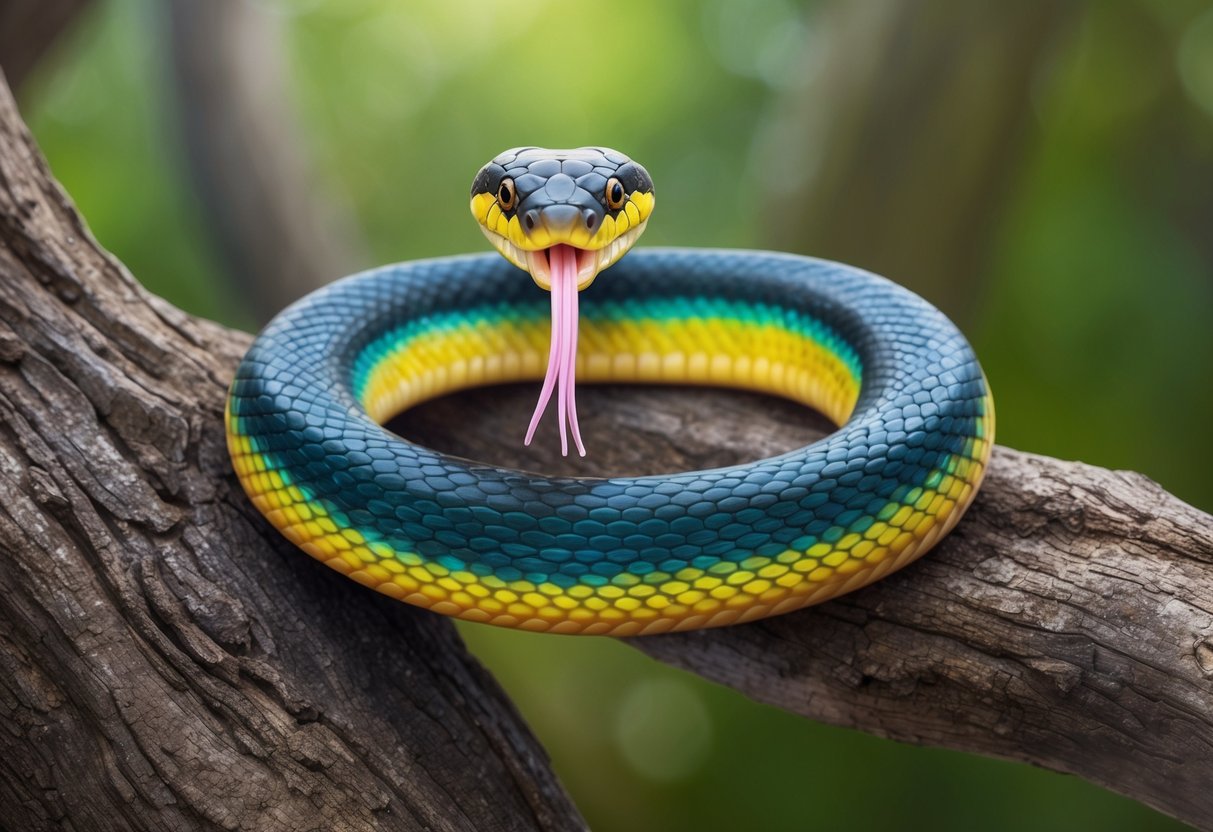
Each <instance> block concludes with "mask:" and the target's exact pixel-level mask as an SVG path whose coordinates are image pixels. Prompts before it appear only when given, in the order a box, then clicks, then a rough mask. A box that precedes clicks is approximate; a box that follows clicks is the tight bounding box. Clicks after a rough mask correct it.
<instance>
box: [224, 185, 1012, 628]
mask: <svg viewBox="0 0 1213 832" xmlns="http://www.w3.org/2000/svg"><path fill="white" fill-rule="evenodd" d="M649 207H650V208H651V201H650V203H649ZM591 279H592V278H591ZM535 282H539V281H538V279H536V281H535ZM580 302H581V307H580V309H581V311H580V316H581V332H580V345H579V347H578V349H577V351H576V357H575V360H576V373H577V375H578V377H579V378H580V379H581V380H584V381H590V382H615V383H635V382H640V383H661V384H678V383H690V384H711V385H727V386H733V387H741V388H746V389H751V390H758V391H763V392H768V393H773V394H777V395H781V396H785V397H789V398H791V399H794V400H796V401H799V402H802V403H804V404H805V405H806V406H809V407H812V408H815V409H817V410H819V411H821V412H822V413H824V414H825V415H827V416H828V417H830V418H831V419H832V420H833V421H834V422H835V423H837V424H838V425H839V429H838V430H837V431H836V432H835V433H833V434H831V435H830V436H828V437H825V438H824V439H821V440H820V441H818V442H815V443H813V444H810V445H808V446H806V447H804V448H800V449H797V450H793V451H790V452H788V453H784V454H781V455H778V456H775V457H771V458H768V459H761V460H757V461H754V462H751V463H748V464H744V465H738V466H733V467H727V468H718V469H712V470H705V471H690V472H681V473H672V474H663V475H654V476H635V477H612V478H574V477H545V476H541V475H535V474H530V473H524V472H521V471H516V470H510V469H506V468H502V467H497V466H493V465H489V464H485V463H479V462H473V461H469V460H466V459H461V458H457V457H454V456H450V455H446V454H443V453H440V452H438V451H435V450H431V449H428V448H425V447H422V446H420V445H417V444H414V443H412V442H410V441H408V440H406V439H403V438H401V437H398V436H396V435H394V434H392V433H390V432H388V431H386V430H385V429H384V428H383V427H381V422H382V421H384V420H385V419H387V418H389V417H390V416H391V415H393V414H394V413H397V412H399V411H401V410H403V409H405V408H407V407H409V406H411V405H413V404H416V403H418V402H420V401H423V400H425V399H429V398H432V397H435V396H440V395H443V394H446V393H449V392H452V391H455V390H459V389H462V388H465V387H469V386H474V385H483V384H493V383H501V382H511V381H520V380H536V379H540V378H543V376H544V363H545V360H546V359H547V357H548V347H549V343H548V342H549V337H548V320H547V314H548V303H547V299H546V298H545V297H544V295H543V292H542V291H540V290H539V289H537V288H536V287H535V286H534V285H533V284H532V282H531V281H530V280H527V279H525V277H524V276H522V275H521V274H520V272H519V271H518V269H517V268H516V267H515V266H514V265H511V264H510V263H508V262H505V260H503V259H501V258H500V257H497V256H496V255H491V254H490V255H479V256H465V257H454V258H443V259H435V260H423V261H415V262H409V263H404V264H400V265H394V266H387V267H384V268H380V269H376V270H373V271H369V272H366V273H363V274H359V275H355V276H353V277H349V278H345V279H343V280H341V281H338V282H336V283H333V284H331V285H330V286H328V287H325V288H324V289H321V290H320V291H318V292H315V293H313V294H312V295H309V296H308V297H306V298H304V299H303V300H301V301H299V302H298V303H296V304H295V305H293V306H291V307H290V308H288V309H287V310H286V311H284V312H283V313H282V314H280V315H279V316H278V317H277V318H275V319H274V321H272V322H271V323H270V325H269V326H268V327H267V328H266V329H265V330H264V331H263V332H262V333H261V334H260V335H259V336H258V338H257V339H256V340H255V342H254V343H253V345H252V347H251V348H250V350H249V352H248V354H247V355H246V357H245V359H244V361H243V362H242V363H241V365H240V367H239V369H238V371H237V374H236V378H235V380H234V381H233V384H232V387H231V392H230V396H229V399H228V407H227V431H228V445H229V449H230V451H231V455H232V459H233V462H234V465H235V469H236V472H237V475H238V477H239V479H240V482H241V484H242V485H243V487H244V489H245V491H246V492H247V493H248V495H249V496H250V497H251V499H252V501H253V503H254V504H255V505H256V507H257V508H258V509H259V510H260V511H261V512H262V513H263V514H264V515H265V516H266V517H267V518H268V519H269V520H270V522H271V523H272V524H273V525H274V526H275V527H277V529H279V530H280V531H281V532H282V533H283V534H284V535H285V536H286V537H287V538H289V539H290V540H291V541H292V542H294V543H295V544H296V545H298V546H299V547H300V548H302V549H303V550H305V551H306V552H308V553H309V554H310V555H312V556H313V557H316V558H318V559H320V560H322V561H324V562H325V563H327V564H328V565H329V566H331V567H333V568H334V569H337V570H338V571H340V572H343V573H345V574H347V575H349V576H350V577H352V578H354V579H355V580H358V581H359V582H361V583H363V584H365V585H367V586H370V587H373V588H374V589H376V590H378V591H380V592H382V593H384V594H387V595H390V596H392V597H394V598H398V599H401V600H404V601H407V602H409V603H412V604H416V605H420V606H423V607H428V608H429V609H431V610H434V611H436V612H440V613H443V614H447V615H453V616H458V617H460V618H464V619H468V620H472V621H481V622H487V623H492V624H498V625H504V626H512V627H520V628H524V629H529V630H539V631H549V632H558V633H586V634H613V635H638V634H648V633H660V632H667V631H671V630H686V629H692V628H698V627H713V626H721V625H725V624H731V623H736V622H743V621H750V620H753V619H757V618H761V617H764V616H768V615H775V614H779V613H783V612H787V611H790V610H793V609H797V608H799V607H803V606H807V605H809V604H814V603H818V602H821V601H824V600H827V599H829V598H833V597H835V596H837V595H840V594H842V593H844V592H848V591H850V590H852V589H856V588H858V587H860V586H863V585H865V584H868V583H870V582H872V581H874V580H876V579H878V578H880V577H882V576H884V575H886V574H888V573H889V572H891V571H893V570H895V569H898V568H900V567H901V566H904V565H905V564H907V563H909V562H911V561H912V560H914V559H915V558H916V557H918V556H919V555H921V554H922V553H924V552H925V551H927V550H928V549H929V548H930V547H931V546H932V545H934V543H935V542H936V541H937V540H938V539H939V538H940V537H941V536H943V535H944V534H946V533H947V531H948V530H949V529H951V528H952V527H953V526H954V525H955V523H956V522H957V521H958V520H959V519H960V517H961V515H962V514H963V513H964V511H965V509H966V508H967V507H968V505H969V504H970V502H971V501H972V499H973V496H974V494H975V492H976V490H977V488H978V486H979V485H980V482H981V479H982V476H983V474H984V471H985V468H986V465H987V463H988V460H989V455H990V452H991V449H992V443H993V432H994V413H993V403H992V399H991V397H990V393H989V389H988V386H987V383H986V380H985V377H984V375H983V374H982V371H981V368H980V365H979V364H978V362H977V359H976V357H975V355H974V354H973V351H972V349H971V348H970V346H969V344H968V343H967V341H966V340H965V338H964V336H963V335H962V334H961V333H960V332H959V331H958V330H957V329H956V327H955V326H954V325H953V324H952V323H951V322H949V321H948V320H947V319H946V318H945V317H944V316H943V315H942V314H941V313H940V312H938V311H937V310H935V309H934V308H933V307H931V306H930V305H929V304H927V303H926V302H925V301H923V300H921V299H920V298H918V297H917V296H915V295H914V294H912V293H910V292H909V291H907V290H905V289H902V288H901V287H899V286H897V285H895V284H893V283H891V282H890V281H888V280H885V279H884V278H881V277H878V276H875V275H872V274H869V273H866V272H863V271H860V270H858V269H854V268H851V267H848V266H844V265H840V264H837V263H831V262H827V261H822V260H816V259H812V258H806V257H799V256H793V255H784V254H775V253H770V252H748V251H723V250H704V249H651V250H640V251H636V252H633V253H631V254H629V255H628V256H627V257H626V258H624V259H623V260H622V261H620V262H619V263H617V264H615V265H613V266H612V267H611V269H610V271H609V272H607V273H605V274H604V275H602V276H601V277H600V278H599V279H598V280H596V281H594V283H593V285H592V286H589V287H588V288H585V289H584V291H583V292H582V297H581V301H580Z"/></svg>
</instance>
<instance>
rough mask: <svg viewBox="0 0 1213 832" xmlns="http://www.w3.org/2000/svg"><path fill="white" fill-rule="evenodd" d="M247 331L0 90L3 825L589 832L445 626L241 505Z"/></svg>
mask: <svg viewBox="0 0 1213 832" xmlns="http://www.w3.org/2000/svg"><path fill="white" fill-rule="evenodd" d="M247 343H248V337H247V336H246V335H243V334H240V333H233V332H229V331H227V330H225V329H223V328H222V327H219V326H216V325H214V324H211V323H208V322H206V321H200V320H196V319H193V318H190V317H188V316H186V315H184V314H182V313H181V312H179V311H177V310H175V309H173V308H172V307H170V306H168V305H167V304H165V303H164V302H162V301H160V300H158V299H157V298H155V297H152V296H150V295H148V294H147V293H146V292H145V291H143V290H142V289H141V288H140V287H139V285H138V284H137V283H136V282H135V281H134V279H133V278H132V277H131V276H130V275H129V274H127V273H126V272H125V271H124V270H123V269H122V267H121V265H120V264H119V263H117V262H116V261H115V260H114V259H113V258H111V257H109V256H108V255H107V254H105V253H104V252H103V251H102V250H101V249H100V248H99V247H98V246H97V245H96V243H95V242H93V241H92V240H91V238H90V237H89V234H88V231H87V229H86V228H85V226H84V224H83V222H82V220H81V219H80V217H79V216H78V215H77V214H76V212H75V211H74V209H73V208H72V206H71V205H70V203H69V202H68V200H67V199H66V197H65V196H64V195H63V194H62V192H61V191H60V190H59V188H58V186H57V185H56V184H55V183H54V182H53V180H52V179H51V177H50V175H49V172H48V171H47V169H46V166H45V163H44V161H43V160H42V158H41V156H40V155H39V154H38V151H37V149H36V148H35V146H34V144H33V141H32V139H31V137H30V136H29V134H28V132H27V131H26V130H25V128H24V126H23V125H22V124H21V121H20V118H19V116H18V114H17V111H16V108H15V106H14V104H13V101H12V98H11V96H10V95H9V93H8V91H7V88H5V87H4V85H3V83H0V587H3V592H0V828H4V829H22V830H27V829H28V830H36V829H51V828H70V829H90V830H92V829H98V830H103V829H115V830H117V829H123V830H124V829H156V830H162V829H182V830H184V829H214V828H225V829H266V830H301V829H421V828H425V829H478V830H482V829H533V828H548V829H560V830H564V829H569V828H581V827H583V825H584V824H583V822H582V821H581V819H580V818H579V817H578V815H577V812H576V810H575V809H574V807H573V806H572V804H571V802H570V801H569V799H568V797H567V795H566V794H565V793H564V791H563V789H562V788H561V786H560V785H559V784H558V783H557V782H556V780H555V778H554V776H553V775H552V773H551V771H550V769H549V767H548V764H547V761H546V758H545V756H544V752H543V750H542V748H540V747H539V745H538V744H537V743H536V741H535V739H534V737H532V736H531V734H530V732H529V731H528V729H527V728H526V727H525V726H524V725H523V723H522V721H521V719H520V718H519V716H518V714H517V713H516V712H515V710H514V709H513V707H512V705H511V704H510V702H509V701H508V700H507V699H506V697H505V696H504V695H503V694H502V692H501V690H500V689H499V688H498V687H497V685H496V684H495V683H494V682H493V680H492V679H491V678H490V677H489V676H488V674H487V673H485V672H484V671H483V670H482V669H481V668H480V666H479V665H478V664H477V663H476V662H475V661H474V660H473V659H472V658H471V657H470V656H469V655H468V654H467V652H466V651H465V650H464V649H463V646H462V644H461V642H460V640H459V638H458V637H457V635H456V634H455V631H454V628H453V627H452V626H451V625H450V623H449V622H447V621H442V620H439V619H437V618H434V617H432V616H428V615H424V614H420V613H418V612H416V611H414V610H410V609H408V608H407V607H405V606H404V605H401V604H396V603H391V602H390V601H388V599H382V600H381V599H379V598H376V597H372V596H369V595H367V594H366V593H362V592H358V591H357V587H356V586H352V585H348V584H349V582H346V581H333V580H331V579H330V576H329V575H328V574H325V573H327V571H328V570H325V569H323V568H319V569H318V568H316V565H314V564H312V563H310V562H309V561H308V560H307V559H306V558H300V557H299V556H298V554H297V553H296V552H294V551H291V547H290V546H289V545H284V543H283V541H281V540H279V539H278V536H277V534H276V533H275V532H273V530H272V529H269V528H267V526H266V524H265V523H264V522H262V520H261V518H260V517H259V516H257V514H256V512H254V511H253V510H251V509H250V507H249V505H248V503H247V502H246V500H245V499H244V497H243V495H242V494H241V492H240V490H239V486H238V485H236V484H235V483H234V481H233V480H232V478H231V476H229V475H228V473H227V462H226V459H225V457H226V452H225V449H224V439H223V427H222V416H223V398H224V387H225V385H226V382H227V380H228V378H229V377H230V375H231V373H232V370H233V368H234V366H235V363H236V362H237V360H238V357H239V355H240V353H241V351H242V350H244V349H245V347H246V346H247ZM385 602H387V603H385Z"/></svg>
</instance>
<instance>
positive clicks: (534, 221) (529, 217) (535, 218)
mask: <svg viewBox="0 0 1213 832" xmlns="http://www.w3.org/2000/svg"><path fill="white" fill-rule="evenodd" d="M523 219H524V220H525V222H526V230H527V231H534V230H535V226H536V225H538V224H539V212H538V211H536V210H535V209H534V208H532V209H531V210H529V211H527V212H526V216H525V217H524V218H523Z"/></svg>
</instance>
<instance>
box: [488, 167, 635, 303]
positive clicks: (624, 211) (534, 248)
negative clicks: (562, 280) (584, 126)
mask: <svg viewBox="0 0 1213 832" xmlns="http://www.w3.org/2000/svg"><path fill="white" fill-rule="evenodd" d="M652 211H653V180H652V179H650V178H649V174H648V171H646V170H645V169H644V168H643V167H641V166H640V165H638V164H636V163H635V162H633V161H632V160H631V159H629V158H628V157H627V156H624V155H623V154H622V153H619V152H617V151H614V150H611V149H609V148H606V147H579V148H577V149H575V150H547V149H545V148H541V147H516V148H514V149H512V150H507V151H505V152H504V153H501V154H500V155H498V156H497V157H496V158H495V159H493V160H492V161H491V162H489V163H488V164H487V165H485V166H484V167H482V168H481V169H480V172H479V173H477V174H476V179H475V180H474V181H473V182H472V215H473V216H474V217H475V218H476V221H477V222H478V223H479V225H480V230H481V231H483V232H484V236H485V237H487V238H488V239H489V242H490V243H492V244H493V246H494V247H495V248H496V249H497V250H498V251H499V252H501V254H502V255H504V256H505V258H506V259H507V260H509V261H510V262H511V263H513V264H514V265H515V266H517V267H518V268H520V269H522V270H523V271H525V272H527V273H529V274H530V275H531V278H532V279H534V281H535V282H536V283H537V284H539V286H540V287H541V288H543V289H546V290H548V291H550V290H551V288H552V252H553V249H555V248H556V246H568V247H570V248H571V249H572V254H573V256H574V257H575V258H576V259H575V265H576V272H577V277H576V280H577V289H578V290H580V289H584V288H585V287H586V286H589V285H590V283H592V282H593V280H594V278H595V277H596V276H597V275H598V273H599V272H600V271H602V270H603V269H605V268H606V267H607V266H609V265H611V264H612V263H614V262H615V261H616V260H618V259H619V258H620V257H622V256H623V255H624V253H626V252H627V250H628V249H630V248H631V247H632V244H633V243H635V242H636V240H637V239H638V238H639V237H640V235H641V233H642V232H643V231H644V227H645V225H646V224H647V223H648V219H649V214H651V213H652Z"/></svg>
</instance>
